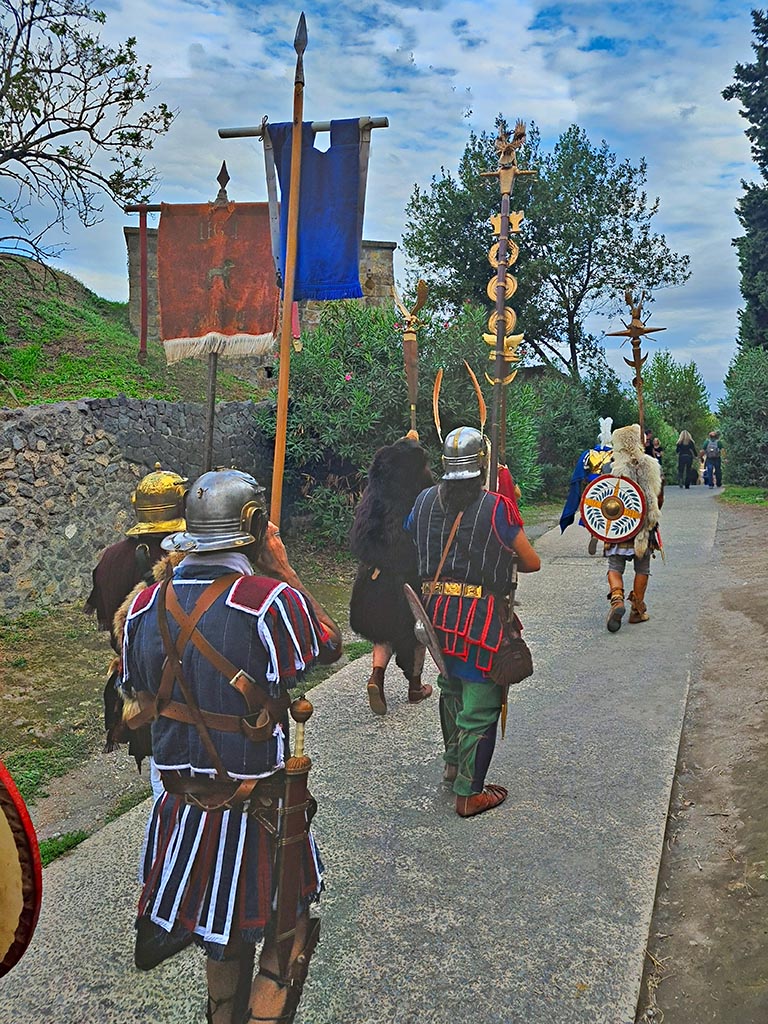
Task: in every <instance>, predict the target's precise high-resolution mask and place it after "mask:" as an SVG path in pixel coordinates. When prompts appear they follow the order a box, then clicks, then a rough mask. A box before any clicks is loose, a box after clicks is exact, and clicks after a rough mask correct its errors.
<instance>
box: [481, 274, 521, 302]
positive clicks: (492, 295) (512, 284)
mask: <svg viewBox="0 0 768 1024" xmlns="http://www.w3.org/2000/svg"><path fill="white" fill-rule="evenodd" d="M498 281H499V279H498V278H497V277H492V278H491V280H490V281H489V282H488V287H487V288H486V289H485V290H486V292H487V294H488V298H489V299H490V300H491V302H495V301H496V285H497V284H498ZM516 291H517V278H516V277H513V276H512V274H507V276H506V278H505V280H504V298H505V299H511V298H512V296H513V295H514V294H515V292H516Z"/></svg>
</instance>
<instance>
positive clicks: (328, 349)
mask: <svg viewBox="0 0 768 1024" xmlns="http://www.w3.org/2000/svg"><path fill="white" fill-rule="evenodd" d="M485 315H486V314H485V311H483V310H477V309H474V310H473V309H471V308H465V309H463V310H461V311H460V313H459V315H458V316H457V317H456V318H455V319H454V320H452V321H450V322H448V321H445V320H442V319H438V320H432V321H431V322H427V323H426V324H425V326H424V327H423V328H422V329H421V331H420V332H419V348H420V354H419V375H420V380H419V402H418V429H419V433H420V436H421V440H422V443H423V444H424V445H425V447H426V449H427V451H428V452H429V453H430V456H431V462H432V466H433V469H434V471H435V472H436V473H439V472H440V452H441V445H440V443H439V441H438V438H437V434H436V431H435V428H434V425H433V422H432V402H431V394H432V385H433V381H434V379H435V375H436V373H437V370H438V369H439V368H441V367H442V368H443V369H444V383H443V387H442V389H441V396H440V415H441V427H442V433H443V436H445V435H446V434H447V433H448V432H449V431H450V430H452V429H453V428H454V427H456V426H460V425H462V424H470V425H479V412H478V404H477V399H476V396H475V392H474V389H473V387H472V384H471V382H470V379H469V376H468V374H467V372H466V369H465V368H464V364H463V360H464V359H465V358H466V359H467V360H468V361H469V362H470V364H471V365H472V366H473V369H474V370H475V372H476V373H477V374H478V376H479V377H480V378H481V380H482V377H483V368H484V366H485V364H486V362H487V359H488V348H487V346H486V345H485V344H484V342H483V340H482V331H483V326H484V318H485ZM303 342H304V344H303V349H302V351H301V352H297V353H295V354H294V355H293V356H292V358H291V386H290V396H291V397H290V403H289V409H288V432H287V444H286V473H285V484H286V502H287V503H289V502H291V501H296V500H297V499H298V498H299V497H300V496H303V497H304V498H306V500H307V503H308V505H309V507H310V510H311V511H312V513H313V516H314V519H315V523H316V526H317V528H318V530H319V531H320V532H321V533H322V534H323V535H324V536H326V537H327V538H328V539H329V540H335V541H339V539H340V538H343V537H345V536H346V533H347V532H348V530H349V526H350V525H351V517H352V512H353V509H354V505H355V502H356V500H357V497H358V496H359V494H360V491H361V489H362V486H363V484H364V479H365V473H366V470H367V468H368V466H369V464H370V462H371V459H372V458H373V454H374V452H375V451H376V450H377V449H378V448H380V447H381V446H382V445H385V444H392V442H394V441H396V440H397V438H398V437H402V435H403V434H404V433H405V432H406V430H407V429H408V426H409V415H408V400H407V390H406V382H405V371H404V368H403V350H402V336H401V333H400V331H399V329H398V321H397V318H396V315H395V314H394V313H392V312H389V311H388V310H379V309H371V308H366V307H363V306H360V305H359V304H357V303H355V302H333V303H327V304H326V305H325V307H324V309H323V313H322V316H321V319H320V323H319V324H318V326H317V327H316V328H315V330H313V331H311V332H308V333H307V335H306V336H305V337H304V338H303ZM487 391H488V389H487V387H486V392H487ZM487 397H488V396H487V394H486V398H487ZM489 404H490V403H489ZM536 409H537V400H536V398H535V395H534V393H533V391H532V390H531V389H529V388H527V387H525V386H518V385H517V384H516V383H515V384H513V385H512V386H511V387H510V389H509V407H508V410H507V438H508V457H509V464H510V468H511V470H512V472H513V473H514V474H515V476H516V479H518V481H519V483H520V486H521V488H522V490H523V493H524V496H525V497H526V498H529V499H530V498H532V497H535V496H536V494H537V493H538V490H539V486H540V480H541V474H540V470H539V467H538V459H537V441H538V430H537V426H536V422H535V415H536ZM257 417H258V420H259V425H260V426H261V428H262V429H263V430H264V431H265V433H266V434H267V435H268V436H272V437H274V433H275V407H274V406H272V407H271V408H266V407H264V406H260V407H258V409H257Z"/></svg>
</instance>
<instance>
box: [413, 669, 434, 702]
mask: <svg viewBox="0 0 768 1024" xmlns="http://www.w3.org/2000/svg"><path fill="white" fill-rule="evenodd" d="M431 696H432V687H431V686H430V685H429V683H425V684H424V685H423V686H422V685H421V676H420V675H419V676H413V677H412V678H410V679H409V680H408V701H409V703H411V704H418V703H419V701H422V700H426V699H427V697H431Z"/></svg>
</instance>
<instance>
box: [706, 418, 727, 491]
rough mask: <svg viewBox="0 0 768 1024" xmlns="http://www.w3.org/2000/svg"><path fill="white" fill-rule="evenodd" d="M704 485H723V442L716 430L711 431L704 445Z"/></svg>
mask: <svg viewBox="0 0 768 1024" xmlns="http://www.w3.org/2000/svg"><path fill="white" fill-rule="evenodd" d="M703 454H704V483H705V484H707V486H708V487H722V485H723V456H724V455H725V452H724V450H723V442H722V441H721V440H720V434H719V433H718V432H717V431H716V430H710V432H709V437H708V438H707V441H706V444H705V445H704V453H703Z"/></svg>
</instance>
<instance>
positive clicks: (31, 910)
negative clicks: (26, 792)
mask: <svg viewBox="0 0 768 1024" xmlns="http://www.w3.org/2000/svg"><path fill="white" fill-rule="evenodd" d="M42 892H43V872H42V869H41V866H40V850H39V848H38V845H37V836H36V835H35V830H34V827H33V825H32V822H31V820H30V817H29V814H28V813H27V808H26V806H25V804H24V801H23V800H22V798H21V795H20V793H19V791H18V789H17V788H16V784H15V783H14V781H13V779H12V778H11V776H10V775H9V774H8V771H7V770H6V768H5V765H4V764H3V763H2V761H0V977H2V976H3V975H5V974H7V973H8V971H10V969H11V968H12V967H13V966H14V965H15V964H17V963H18V962H19V960H20V959H21V957H22V956H23V954H24V951H25V950H26V948H27V946H28V945H29V943H30V942H31V940H32V934H33V932H34V930H35V925H36V924H37V917H38V914H39V913H40V902H41V899H42Z"/></svg>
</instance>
